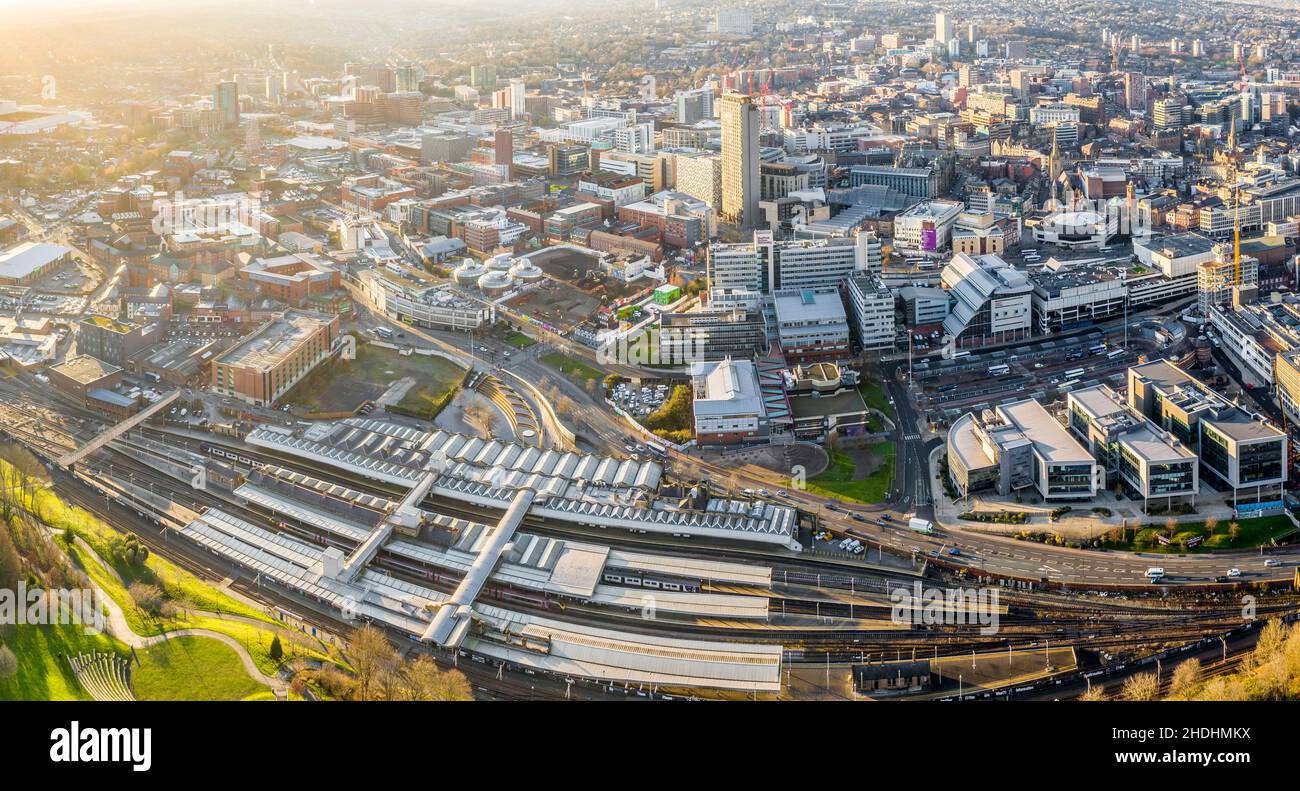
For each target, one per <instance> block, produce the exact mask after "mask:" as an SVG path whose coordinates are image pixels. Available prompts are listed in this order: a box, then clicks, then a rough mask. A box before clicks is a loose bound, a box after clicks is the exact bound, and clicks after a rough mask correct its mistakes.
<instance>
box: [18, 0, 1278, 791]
mask: <svg viewBox="0 0 1300 791" xmlns="http://www.w3.org/2000/svg"><path fill="white" fill-rule="evenodd" d="M0 19H3V21H4V24H2V25H0V700H9V701H37V700H39V701H53V700H62V701H83V702H89V701H119V702H123V701H159V700H166V701H191V702H193V701H244V700H248V701H256V700H263V701H286V702H292V701H344V700H346V701H399V700H401V701H471V700H473V701H557V702H562V701H566V700H586V701H615V700H617V701H626V702H632V701H636V700H645V701H651V700H656V701H665V700H667V701H674V700H675V701H735V702H738V703H740V702H744V701H748V702H764V701H766V702H776V701H823V702H842V703H845V704H848V703H851V702H861V703H865V702H872V701H877V702H883V701H930V702H935V703H938V702H944V703H954V704H955V703H960V702H967V701H980V700H990V701H1012V702H1014V701H1026V702H1027V701H1061V702H1062V703H1063V706H1060V707H1056V710H1060V709H1061V708H1065V709H1066V710H1067V714H1066V716H1068V713H1069V712H1072V711H1078V710H1079V709H1080V708H1085V707H1074V706H1072V705H1070V704H1071V703H1072V702H1079V701H1083V702H1086V701H1255V702H1270V701H1274V702H1275V701H1282V700H1295V699H1297V697H1300V626H1296V624H1295V622H1296V620H1297V617H1300V518H1298V517H1300V495H1298V494H1297V491H1296V490H1297V486H1300V425H1297V424H1300V250H1297V243H1298V242H1300V7H1298V4H1297V3H1296V2H1294V1H1293V0H1277V1H1276V2H1263V1H1261V2H1249V3H1247V2H1239V3H1230V2H1213V3H1211V2H1206V0H1190V1H1189V2H1178V3H1175V2H1172V1H1171V0H1124V1H1123V2H1101V1H1100V0H1084V1H1083V2H1082V3H1079V4H1060V3H1048V2H1044V1H1043V0H1008V1H1007V2H1005V3H997V4H976V3H956V2H950V0H924V1H922V0H881V2H870V3H868V2H860V1H859V0H834V1H831V0H827V1H819V2H812V3H805V4H798V5H794V4H787V3H779V2H772V1H771V0H749V1H748V2H736V1H734V0H707V1H706V0H618V1H617V2H609V3H595V2H590V0H572V1H571V2H564V1H561V0H556V1H555V2H541V3H525V2H522V0H520V1H519V2H513V1H512V0H486V2H480V3H472V4H471V3H461V2H455V1H454V0H453V1H452V2H442V3H439V2H417V1H416V0H380V1H379V2H375V3H361V4H356V3H344V2H341V1H340V0H314V2H309V1H308V0H288V1H287V2H276V3H261V4H254V3H248V2H243V0H237V1H236V2H233V3H229V2H227V3H209V2H203V1H198V2H192V3H163V2H155V1H154V0H136V1H135V2H129V1H128V0H120V1H119V0H68V1H67V2H62V3H58V4H56V5H54V6H52V7H40V4H37V3H34V2H32V3H28V2H25V0H16V1H15V2H0ZM741 705H746V704H743V703H742V704H741ZM269 708H270V709H272V714H274V710H276V709H280V708H289V709H293V708H294V707H277V706H271V707H269ZM318 708H319V709H326V710H327V709H328V708H329V707H328V706H324V707H318ZM904 708H909V707H904ZM1111 708H1113V709H1118V708H1119V707H1111ZM894 710H897V707H895V708H894V709H891V711H894ZM948 710H951V708H950V709H948ZM354 712H355V710H354ZM200 716H201V715H200ZM65 719H66V717H65ZM83 719H85V718H84V717H83ZM273 719H274V718H273ZM159 724H161V723H159ZM1116 724H1119V723H1116ZM1128 724H1129V725H1134V726H1136V725H1137V724H1138V723H1128ZM1197 724H1200V725H1207V726H1208V725H1220V724H1222V723H1214V722H1201V723H1197ZM65 727H66V723H65ZM88 734H89V732H82V733H80V734H79V732H78V729H77V723H75V722H74V723H72V728H71V730H70V731H69V732H67V733H64V734H62V735H61V736H55V737H54V739H55V747H54V748H53V752H52V758H51V760H54V761H58V760H60V759H59V758H58V757H57V756H56V755H55V753H56V752H57V751H58V750H59V749H61V748H60V747H59V741H58V740H59V739H60V738H64V737H66V738H67V740H68V741H69V743H70V744H72V745H73V746H72V747H71V748H69V750H70V751H71V752H73V753H75V750H76V744H77V743H78V741H79V740H82V741H84V740H85V739H90V738H97V737H93V736H90V735H88ZM1108 738H1111V737H1110V736H1108ZM1113 738H1116V739H1133V738H1137V737H1136V736H1132V735H1130V734H1128V733H1127V732H1126V733H1125V734H1122V735H1116V736H1114V737H1113ZM1117 749H1119V748H1117ZM80 755H81V756H82V757H80V758H77V757H71V758H68V759H67V760H71V761H77V760H81V761H85V760H88V759H86V758H85V757H84V756H85V752H84V750H83V751H82V752H81V753H80ZM1207 755H1208V753H1207ZM1232 755H1236V756H1237V757H1236V758H1233V757H1227V758H1221V759H1216V760H1218V761H1219V762H1232V761H1249V760H1250V756H1249V755H1246V754H1244V753H1240V754H1238V753H1234V754H1232ZM1241 755H1246V757H1245V758H1244V759H1243V758H1241V757H1240V756H1241ZM1117 760H1121V759H1119V758H1118V756H1117ZM1206 760H1207V761H1209V760H1210V759H1208V758H1207V759H1206ZM136 763H137V766H136V768H137V769H140V768H141V762H140V761H137V762H136ZM143 763H144V764H145V765H144V768H145V769H147V768H148V766H147V764H148V761H147V760H146V761H144V762H143Z"/></svg>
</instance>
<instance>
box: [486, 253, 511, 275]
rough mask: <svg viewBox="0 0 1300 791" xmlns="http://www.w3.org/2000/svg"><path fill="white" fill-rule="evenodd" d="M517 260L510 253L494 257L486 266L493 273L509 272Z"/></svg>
mask: <svg viewBox="0 0 1300 791" xmlns="http://www.w3.org/2000/svg"><path fill="white" fill-rule="evenodd" d="M514 262H515V259H514V257H513V256H511V255H510V254H509V253H501V254H500V255H494V256H492V257H491V258H489V259H488V260H487V263H486V264H484V266H486V267H487V268H488V270H489V271H492V272H509V271H510V267H511V266H512V265H513V264H514Z"/></svg>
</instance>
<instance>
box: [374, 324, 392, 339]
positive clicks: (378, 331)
mask: <svg viewBox="0 0 1300 791" xmlns="http://www.w3.org/2000/svg"><path fill="white" fill-rule="evenodd" d="M375 337H376V338H383V339H384V340H386V341H391V340H392V339H393V331H392V330H390V329H388V328H387V327H375Z"/></svg>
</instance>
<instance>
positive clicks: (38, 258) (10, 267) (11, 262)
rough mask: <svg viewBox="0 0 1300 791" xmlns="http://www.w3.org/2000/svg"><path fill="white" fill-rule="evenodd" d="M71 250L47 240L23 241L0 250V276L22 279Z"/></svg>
mask: <svg viewBox="0 0 1300 791" xmlns="http://www.w3.org/2000/svg"><path fill="white" fill-rule="evenodd" d="M71 252H72V250H70V249H68V248H67V247H63V246H62V245H57V244H50V243H49V242H23V243H22V244H18V245H14V246H13V247H11V248H9V249H8V250H5V251H4V252H0V278H9V279H11V280H22V279H23V278H25V277H27V276H28V275H30V274H32V273H33V272H35V271H37V270H38V269H40V268H41V267H44V266H48V265H49V264H52V263H54V262H55V261H57V260H59V259H60V258H62V257H64V256H65V255H67V254H69V253H71Z"/></svg>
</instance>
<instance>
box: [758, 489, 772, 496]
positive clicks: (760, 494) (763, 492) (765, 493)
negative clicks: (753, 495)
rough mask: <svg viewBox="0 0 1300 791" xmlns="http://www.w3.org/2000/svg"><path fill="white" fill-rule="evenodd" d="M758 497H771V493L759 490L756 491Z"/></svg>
mask: <svg viewBox="0 0 1300 791" xmlns="http://www.w3.org/2000/svg"><path fill="white" fill-rule="evenodd" d="M758 496H759V497H771V496H772V493H771V492H769V491H768V490H767V489H759V490H758Z"/></svg>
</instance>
